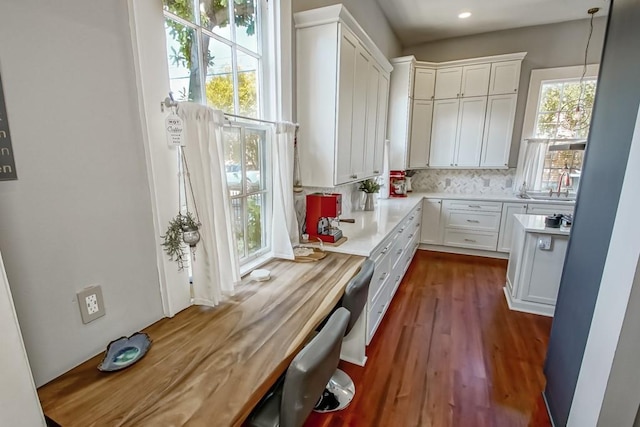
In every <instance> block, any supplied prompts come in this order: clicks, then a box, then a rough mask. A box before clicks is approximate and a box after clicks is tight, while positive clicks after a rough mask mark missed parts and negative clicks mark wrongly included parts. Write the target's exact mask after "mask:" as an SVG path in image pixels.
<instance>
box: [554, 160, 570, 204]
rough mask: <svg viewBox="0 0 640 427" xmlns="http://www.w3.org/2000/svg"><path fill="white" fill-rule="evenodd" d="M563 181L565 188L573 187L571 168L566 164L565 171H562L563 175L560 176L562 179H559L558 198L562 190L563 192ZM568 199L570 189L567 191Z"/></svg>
mask: <svg viewBox="0 0 640 427" xmlns="http://www.w3.org/2000/svg"><path fill="white" fill-rule="evenodd" d="M562 180H564V185H565V187H568V186H570V185H571V178H570V176H569V166H568V165H567V164H566V163H565V164H564V169H563V170H562V173H561V174H560V177H559V178H558V189H557V191H556V194H558V197H560V194H561V193H560V190H562ZM566 197H569V189H568V188H567V191H566Z"/></svg>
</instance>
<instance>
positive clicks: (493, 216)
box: [445, 210, 500, 231]
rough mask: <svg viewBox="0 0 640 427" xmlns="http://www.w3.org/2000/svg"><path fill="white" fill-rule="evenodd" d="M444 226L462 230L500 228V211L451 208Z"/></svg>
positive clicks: (494, 229)
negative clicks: (471, 210)
mask: <svg viewBox="0 0 640 427" xmlns="http://www.w3.org/2000/svg"><path fill="white" fill-rule="evenodd" d="M445 227H448V228H460V229H464V230H481V231H498V230H500V212H469V211H457V210H451V211H448V212H447V216H446V223H445Z"/></svg>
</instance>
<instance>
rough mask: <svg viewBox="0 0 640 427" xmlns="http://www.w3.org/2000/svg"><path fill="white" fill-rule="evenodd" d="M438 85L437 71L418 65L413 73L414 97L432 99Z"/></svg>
mask: <svg viewBox="0 0 640 427" xmlns="http://www.w3.org/2000/svg"><path fill="white" fill-rule="evenodd" d="M435 87H436V71H435V70H433V69H431V68H420V67H416V69H415V72H414V75H413V99H423V100H425V99H426V100H431V99H433V97H434V93H435Z"/></svg>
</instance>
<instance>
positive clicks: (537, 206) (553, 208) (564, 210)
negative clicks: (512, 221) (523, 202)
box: [527, 203, 574, 215]
mask: <svg viewBox="0 0 640 427" xmlns="http://www.w3.org/2000/svg"><path fill="white" fill-rule="evenodd" d="M573 209H574V206H572V205H568V204H567V205H560V204H552V203H529V206H527V213H528V214H533V215H551V214H554V213H557V214H572V213H573Z"/></svg>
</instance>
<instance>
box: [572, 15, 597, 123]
mask: <svg viewBox="0 0 640 427" xmlns="http://www.w3.org/2000/svg"><path fill="white" fill-rule="evenodd" d="M599 11H600V8H599V7H592V8H591V9H589V10H587V13H588V14H589V15H591V18H590V19H589V36H588V37H587V45H586V47H585V49H584V62H583V64H582V75H581V76H580V95H579V96H578V102H577V105H576V106H575V113H576V119H577V120H576V121H577V123H576V124H577V127H574V129H575V130H581V129H584V128H585V127H587V125H588V120H583V113H584V101H583V98H584V77H585V75H586V74H587V58H588V55H589V45H590V44H591V36H593V18H594V16H595V14H596V13H598V12H599Z"/></svg>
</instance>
